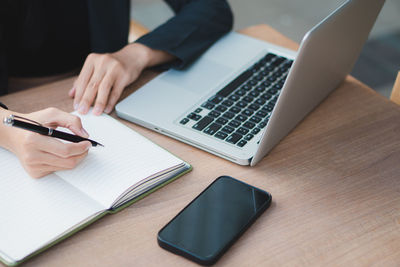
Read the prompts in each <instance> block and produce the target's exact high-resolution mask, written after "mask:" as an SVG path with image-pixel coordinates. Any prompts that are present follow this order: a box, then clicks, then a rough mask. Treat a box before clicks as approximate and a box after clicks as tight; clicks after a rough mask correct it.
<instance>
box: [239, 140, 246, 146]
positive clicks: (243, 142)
mask: <svg viewBox="0 0 400 267" xmlns="http://www.w3.org/2000/svg"><path fill="white" fill-rule="evenodd" d="M246 144H247V141H246V140H240V142H239V143H237V146H239V147H244V146H245V145H246Z"/></svg>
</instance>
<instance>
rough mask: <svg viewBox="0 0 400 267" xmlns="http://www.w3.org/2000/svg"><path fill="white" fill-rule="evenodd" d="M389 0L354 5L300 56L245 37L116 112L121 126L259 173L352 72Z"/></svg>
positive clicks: (312, 34) (310, 37)
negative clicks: (158, 135)
mask: <svg viewBox="0 0 400 267" xmlns="http://www.w3.org/2000/svg"><path fill="white" fill-rule="evenodd" d="M384 1H385V0H349V1H347V2H345V3H344V4H343V5H341V6H340V7H339V8H338V9H336V10H335V11H334V12H333V13H331V14H330V15H329V16H328V17H326V18H325V19H324V20H323V21H322V22H320V23H319V24H318V25H316V26H315V27H314V28H312V29H311V30H310V31H309V32H307V34H306V35H305V37H304V38H303V40H302V42H301V45H300V48H299V50H298V52H295V51H292V50H288V49H285V48H283V47H279V46H276V45H273V44H270V43H267V42H264V41H261V40H257V39H254V38H251V37H248V36H245V35H242V34H239V33H235V32H230V33H228V34H226V35H225V36H223V37H222V38H220V39H219V40H218V41H217V42H216V43H215V44H214V45H212V46H211V47H210V48H209V49H208V50H207V51H206V52H205V53H204V54H203V55H202V56H200V57H199V58H198V59H197V60H196V61H195V62H193V63H192V64H191V65H190V66H189V67H187V68H186V69H184V70H168V71H166V72H164V73H162V74H160V75H159V76H157V77H156V78H155V79H153V80H151V81H150V82H148V83H147V84H145V85H144V86H143V87H141V88H139V89H138V90H137V91H135V92H134V93H132V94H131V95H130V96H128V97H127V98H125V99H124V100H123V101H121V102H120V103H119V104H118V105H117V106H116V112H117V115H118V116H119V117H121V118H123V119H126V120H128V121H131V122H134V123H136V124H139V125H142V126H144V127H147V128H149V129H152V130H155V131H157V132H160V133H162V134H165V135H167V136H170V137H172V138H175V139H177V140H180V141H182V142H185V143H187V144H190V145H193V146H195V147H197V148H200V149H203V150H205V151H208V152H210V153H212V154H215V155H217V156H220V157H222V158H224V159H227V160H230V161H232V162H235V163H237V164H241V165H251V166H254V165H256V164H257V162H259V161H260V160H261V159H262V158H263V157H264V156H265V155H267V153H268V152H269V151H271V149H272V148H273V147H274V146H275V145H276V144H277V143H278V142H279V141H280V140H281V139H282V138H284V137H285V136H286V135H287V134H288V133H289V132H290V131H291V130H292V129H293V128H294V127H295V126H296V125H297V124H298V123H299V122H300V121H301V120H302V119H303V118H304V117H305V116H306V115H307V114H308V113H309V112H310V111H312V110H313V109H314V108H315V107H316V106H317V105H318V104H319V103H320V102H321V101H322V100H323V99H324V98H326V97H327V96H328V94H329V93H330V92H331V91H333V90H334V89H335V88H337V87H338V86H339V85H340V83H341V82H342V81H343V80H344V78H345V77H346V75H347V74H348V73H349V72H350V71H351V69H352V67H353V65H354V63H355V61H356V59H357V58H358V56H359V53H360V51H361V48H362V46H363V44H364V43H365V41H366V40H367V37H368V35H369V32H370V30H371V28H372V26H373V24H374V22H375V20H376V17H377V16H378V14H379V12H380V10H381V8H382V6H383V4H384Z"/></svg>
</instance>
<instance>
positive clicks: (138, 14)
mask: <svg viewBox="0 0 400 267" xmlns="http://www.w3.org/2000/svg"><path fill="white" fill-rule="evenodd" d="M228 2H229V3H230V5H231V7H232V10H233V13H234V20H235V21H234V30H239V29H242V28H245V27H247V26H251V25H255V24H261V23H265V24H268V25H270V26H272V27H273V28H275V29H276V30H278V31H279V32H281V33H283V34H284V35H286V36H287V37H289V38H291V39H292V40H294V41H296V42H300V41H301V39H302V37H303V35H304V34H305V33H306V32H307V31H308V30H309V29H310V28H311V27H313V26H314V25H315V24H317V23H318V22H319V21H321V20H322V19H323V18H324V17H326V16H327V15H328V14H329V13H330V12H332V11H333V10H335V9H336V8H337V7H338V6H339V5H340V4H342V3H343V2H344V0H296V1H293V0H228ZM172 15H173V12H172V11H171V9H170V8H169V7H168V5H167V4H166V3H165V2H164V1H162V0H131V17H132V18H133V19H135V20H137V21H139V22H140V23H142V24H143V25H144V26H146V27H148V28H149V29H154V28H156V27H157V26H158V25H160V24H161V23H163V22H164V21H166V20H167V19H169V18H170V17H171V16H172ZM398 71H400V1H399V0H386V3H385V5H384V7H383V9H382V11H381V13H380V15H379V17H378V20H377V21H376V23H375V26H374V28H373V30H372V32H371V34H370V36H369V40H368V41H367V43H366V44H365V46H364V48H363V51H362V52H361V55H360V58H359V59H358V61H357V63H356V65H355V67H354V69H353V71H352V73H351V74H352V75H353V76H355V77H356V78H357V79H359V80H360V81H362V82H364V83H365V84H367V85H368V86H370V87H371V88H373V89H374V90H376V91H377V92H379V93H380V94H382V95H384V96H385V97H389V96H390V92H391V89H392V86H393V83H394V80H395V78H396V76H397V72H398Z"/></svg>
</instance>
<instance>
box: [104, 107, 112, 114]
mask: <svg viewBox="0 0 400 267" xmlns="http://www.w3.org/2000/svg"><path fill="white" fill-rule="evenodd" d="M111 111H112V108H111V107H106V109H105V110H104V112H105V113H107V114H108V113H110V112H111Z"/></svg>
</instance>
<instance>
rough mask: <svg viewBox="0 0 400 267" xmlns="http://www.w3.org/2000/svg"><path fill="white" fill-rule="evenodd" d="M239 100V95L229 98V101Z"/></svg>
mask: <svg viewBox="0 0 400 267" xmlns="http://www.w3.org/2000/svg"><path fill="white" fill-rule="evenodd" d="M239 99H240V96H238V95H231V96H229V100H232V101H238V100H239Z"/></svg>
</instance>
